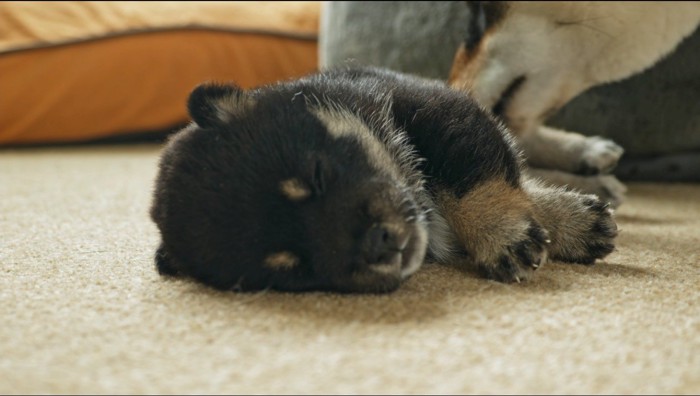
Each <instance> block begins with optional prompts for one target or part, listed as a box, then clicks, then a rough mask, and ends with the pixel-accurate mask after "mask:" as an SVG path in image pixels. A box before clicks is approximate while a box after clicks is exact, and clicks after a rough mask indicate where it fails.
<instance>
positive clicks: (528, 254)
mask: <svg viewBox="0 0 700 396" xmlns="http://www.w3.org/2000/svg"><path fill="white" fill-rule="evenodd" d="M549 243H551V241H550V239H549V235H548V233H547V231H546V230H545V229H544V228H542V227H541V226H540V225H539V224H537V223H536V222H534V221H532V222H531V223H530V226H529V227H528V228H527V231H526V232H525V234H524V235H522V237H521V239H519V240H518V241H517V242H515V243H512V244H510V245H508V246H506V247H505V248H504V249H503V251H502V253H501V254H500V256H499V257H498V258H497V259H496V260H494V261H491V260H489V261H478V262H477V265H478V267H479V270H480V272H481V274H482V275H483V276H484V277H486V278H489V279H494V280H497V281H500V282H506V283H511V282H518V283H520V282H521V281H523V280H527V279H529V278H530V277H531V276H532V274H533V273H534V271H535V270H537V268H539V267H540V266H541V265H542V264H544V263H545V262H546V261H547V249H546V246H547V245H548V244H549Z"/></svg>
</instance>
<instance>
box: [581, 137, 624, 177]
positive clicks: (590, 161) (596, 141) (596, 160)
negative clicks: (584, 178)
mask: <svg viewBox="0 0 700 396" xmlns="http://www.w3.org/2000/svg"><path fill="white" fill-rule="evenodd" d="M624 151H625V150H624V149H623V148H622V147H620V146H619V145H617V144H616V143H615V142H613V141H612V140H608V139H605V138H602V137H600V136H591V137H588V138H586V139H585V140H584V146H583V151H582V152H581V166H580V168H579V172H578V173H580V174H583V175H597V174H600V173H610V172H611V171H612V170H613V169H615V167H616V166H617V162H618V161H619V160H620V157H621V156H622V154H623V153H624Z"/></svg>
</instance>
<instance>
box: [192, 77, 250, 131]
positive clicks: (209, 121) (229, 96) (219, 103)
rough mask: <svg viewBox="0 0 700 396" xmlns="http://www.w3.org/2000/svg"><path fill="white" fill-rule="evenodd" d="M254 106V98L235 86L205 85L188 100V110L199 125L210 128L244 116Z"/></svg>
mask: <svg viewBox="0 0 700 396" xmlns="http://www.w3.org/2000/svg"><path fill="white" fill-rule="evenodd" d="M252 104H253V100H252V98H250V97H249V96H248V94H247V93H246V92H245V91H244V90H243V89H241V88H240V87H238V86H236V85H234V84H212V83H205V84H200V85H198V86H197V87H196V88H195V89H194V90H193V91H192V93H191V94H190V97H189V99H188V100H187V110H188V111H189V113H190V117H192V119H193V120H194V122H196V123H197V125H199V126H200V127H203V128H209V127H213V126H217V125H222V124H224V123H226V122H228V121H230V120H231V117H233V116H235V115H240V114H243V113H244V112H245V111H246V109H247V108H249V107H250V106H251V105H252Z"/></svg>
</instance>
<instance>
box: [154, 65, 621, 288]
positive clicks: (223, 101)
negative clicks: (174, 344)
mask: <svg viewBox="0 0 700 396" xmlns="http://www.w3.org/2000/svg"><path fill="white" fill-rule="evenodd" d="M188 108H189V112H190V115H191V117H192V119H193V121H194V122H193V123H192V124H191V125H190V126H188V127H187V128H185V129H184V130H183V131H181V132H179V133H178V134H177V135H175V136H174V137H173V138H172V139H171V140H170V141H169V143H168V145H167V147H166V149H165V150H164V153H163V156H162V159H161V162H160V172H159V175H158V178H157V181H156V186H155V193H154V200H153V204H152V208H151V217H152V219H153V220H154V221H155V223H156V224H157V226H158V228H159V230H160V233H161V236H162V243H161V246H160V247H159V248H158V251H157V253H156V263H157V268H158V270H159V272H160V273H161V274H164V275H184V276H189V277H192V278H194V279H197V280H199V281H201V282H203V283H205V284H208V285H211V286H214V287H216V288H219V289H240V290H257V289H262V288H275V289H280V290H336V291H348V292H384V291H391V290H394V289H396V288H397V287H398V286H399V285H400V284H401V282H402V280H404V279H406V278H407V277H408V276H410V275H411V274H412V273H413V272H415V271H416V270H417V269H418V268H419V266H420V265H421V263H422V262H423V260H424V256H425V255H426V251H427V253H428V254H429V255H431V256H432V257H433V258H435V259H437V260H438V261H449V260H451V259H453V258H455V257H458V256H466V257H468V258H470V259H471V261H472V262H473V263H474V264H475V265H477V266H479V267H480V268H481V269H482V272H483V273H484V274H485V275H486V276H488V277H491V278H494V279H498V280H502V281H513V280H516V281H520V280H521V279H525V278H526V277H527V276H529V274H530V273H531V272H532V271H533V270H534V269H536V268H537V267H538V266H539V265H540V264H542V263H543V262H544V261H545V260H546V251H547V244H548V243H551V244H553V245H554V246H553V247H554V248H555V250H556V251H557V252H558V251H564V252H565V253H562V254H560V256H562V258H566V257H567V253H566V252H568V251H571V252H572V253H571V255H574V256H575V257H579V256H585V253H587V251H586V250H585V246H583V245H582V243H581V242H579V241H578V239H581V238H579V236H581V237H584V238H585V237H586V236H587V235H588V234H590V233H592V232H594V233H596V235H595V236H596V237H597V238H599V239H601V243H604V244H606V246H607V245H610V246H612V239H613V238H614V236H615V227H614V222H613V221H612V219H611V217H610V214H609V213H608V212H605V211H604V210H603V209H601V210H599V211H598V212H596V213H590V215H588V212H590V211H591V210H589V209H585V208H583V206H582V205H583V204H581V207H582V208H583V209H581V211H582V212H585V213H584V216H588V217H591V218H594V217H595V218H596V219H598V220H597V223H596V224H598V226H597V227H594V228H595V231H591V230H589V229H587V230H581V232H580V233H581V235H578V234H577V235H570V234H572V232H570V231H566V232H564V231H561V232H559V231H557V235H558V236H559V238H558V241H556V242H554V241H550V240H549V239H548V238H549V234H548V231H549V228H556V225H557V224H554V223H559V222H560V221H566V220H567V219H568V218H569V217H571V216H569V212H572V209H571V205H570V204H571V203H572V202H573V203H578V202H579V201H581V202H583V201H585V200H586V199H588V200H590V199H592V198H591V197H590V196H587V197H584V196H581V197H578V196H577V195H573V196H570V195H571V194H569V195H566V198H565V200H567V202H568V203H567V205H558V203H557V199H556V194H560V195H561V194H562V193H563V192H562V191H559V190H551V191H550V190H547V189H546V188H545V187H541V186H539V185H536V184H534V183H529V184H528V186H531V187H527V188H531V189H535V190H536V192H537V194H531V193H529V192H528V191H527V188H525V187H523V180H522V179H521V173H520V166H521V160H520V157H519V154H518V152H517V150H516V149H515V148H514V147H513V145H512V144H511V141H510V140H509V137H508V134H507V131H506V130H505V129H504V128H503V126H502V125H500V124H499V123H498V122H497V121H495V120H494V119H493V118H492V117H491V116H490V115H489V114H487V112H485V111H483V110H482V109H481V108H480V107H479V106H478V105H477V104H476V103H475V102H473V101H472V100H471V99H470V98H468V97H467V96H465V95H464V93H461V92H458V91H456V90H451V89H449V88H446V87H445V86H444V84H442V83H440V82H436V81H428V80H423V79H418V78H414V77H410V76H407V75H402V74H397V73H393V72H390V71H387V70H381V69H374V68H341V69H334V70H328V71H325V72H322V73H318V74H315V75H311V76H308V77H305V78H302V79H299V80H295V81H289V82H283V83H278V84H275V85H269V86H263V87H260V88H257V89H253V90H249V91H243V90H241V89H240V88H238V87H236V86H233V85H213V84H209V85H201V86H199V87H197V88H196V89H195V90H194V91H193V92H192V94H191V96H190V99H189V102H188ZM532 186H534V187H532ZM538 194H539V195H538ZM540 195H542V196H545V197H546V198H547V199H540V198H537V197H539V196H540ZM563 196H564V195H562V197H563ZM533 197H535V198H533ZM584 198H585V199H584ZM533 199H534V202H533ZM538 201H540V202H542V204H541V205H540V204H538ZM569 201H570V202H569ZM540 206H541V207H540ZM550 206H552V208H550ZM597 207H602V206H601V205H598V206H597ZM553 208H554V209H553ZM550 209H551V210H550ZM552 211H554V212H556V213H551V212H552ZM567 211H568V212H567ZM602 212H604V213H602ZM540 213H545V215H544V216H549V214H551V215H552V218H556V217H557V216H559V218H560V219H559V220H556V221H555V222H554V223H553V224H552V226H551V227H545V226H544V225H543V224H545V225H546V224H547V223H548V221H547V220H542V219H538V218H536V217H537V216H538V214H540ZM601 213H602V214H601ZM601 218H602V220H600V219H601ZM601 224H602V225H601ZM589 228H590V227H589ZM566 230H569V229H568V228H567V229H566ZM555 231H556V230H555ZM567 232H568V233H569V234H567ZM587 233H588V234H587ZM560 241H561V242H560ZM560 243H564V244H565V243H571V246H570V247H569V248H567V249H568V250H567V249H562V248H560V246H559V244H560ZM601 243H599V244H598V245H600V244H601ZM609 250H612V247H611V248H610V249H609ZM609 250H608V251H603V252H595V254H594V255H593V256H591V255H589V256H586V257H587V258H590V257H593V260H595V258H599V257H603V256H604V255H606V254H607V253H609Z"/></svg>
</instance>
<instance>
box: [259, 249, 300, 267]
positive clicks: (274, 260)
mask: <svg viewBox="0 0 700 396" xmlns="http://www.w3.org/2000/svg"><path fill="white" fill-rule="evenodd" d="M297 264H299V258H298V257H297V256H295V255H293V254H292V253H290V252H286V251H285V252H279V253H274V254H271V255H269V256H267V257H265V266H267V267H268V268H272V269H276V270H281V269H291V268H294V267H295V266H296V265H297Z"/></svg>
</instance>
